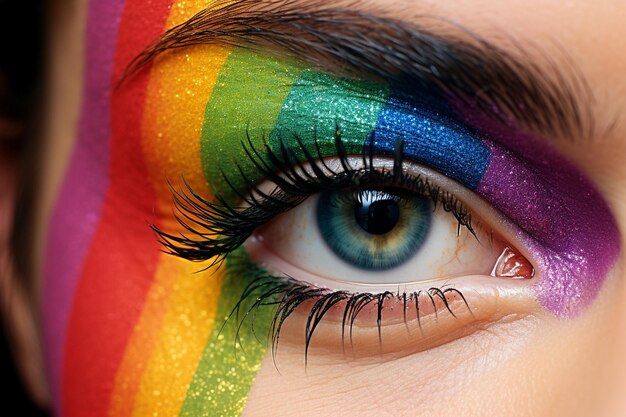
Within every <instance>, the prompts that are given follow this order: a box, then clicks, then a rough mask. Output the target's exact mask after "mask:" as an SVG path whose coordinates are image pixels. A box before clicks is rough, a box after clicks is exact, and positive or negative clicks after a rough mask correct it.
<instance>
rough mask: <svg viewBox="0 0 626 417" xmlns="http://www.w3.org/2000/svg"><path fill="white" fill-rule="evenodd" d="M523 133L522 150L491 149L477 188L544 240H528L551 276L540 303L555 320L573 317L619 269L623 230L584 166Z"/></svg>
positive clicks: (518, 142)
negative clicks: (616, 266)
mask: <svg viewBox="0 0 626 417" xmlns="http://www.w3.org/2000/svg"><path fill="white" fill-rule="evenodd" d="M519 136H520V137H516V136H514V135H511V134H509V136H508V139H509V142H510V143H509V146H512V147H513V148H515V151H510V150H508V149H506V148H505V147H504V146H502V145H497V144H494V145H493V146H492V147H491V148H492V149H491V152H492V154H491V160H490V162H489V166H488V168H487V170H486V172H485V175H484V176H483V178H482V180H481V183H480V184H479V186H478V188H477V190H476V191H477V192H478V194H480V195H482V196H483V197H485V198H486V199H487V200H488V201H490V202H491V203H492V204H493V205H494V207H496V208H497V209H498V210H500V211H501V212H502V213H503V214H504V215H506V216H508V217H509V218H511V219H513V220H514V221H515V222H516V223H517V224H518V225H519V226H521V227H522V228H524V230H525V231H526V233H528V234H529V235H530V236H534V237H535V238H537V240H538V241H539V242H534V241H532V240H530V239H529V238H528V236H520V237H521V238H522V239H523V241H524V240H525V241H526V246H527V247H528V248H529V250H530V251H531V254H532V255H533V256H534V258H535V260H536V262H537V263H538V267H539V269H540V270H541V271H542V274H543V276H542V277H541V280H539V281H538V283H537V285H536V286H535V290H536V293H537V299H538V300H539V302H540V303H541V304H542V305H543V306H544V307H545V308H546V309H548V310H549V311H551V312H552V313H554V314H555V315H557V316H559V317H571V316H574V315H576V314H577V313H578V312H579V311H580V309H581V308H583V307H585V306H587V305H588V304H589V303H590V302H591V301H592V300H593V299H594V298H595V297H596V295H597V294H598V291H599V290H600V287H601V286H602V282H603V281H604V279H605V278H606V276H607V273H608V272H609V269H610V268H611V267H612V266H613V264H614V262H615V260H616V258H617V256H618V254H619V247H620V240H619V239H620V238H619V233H618V229H617V225H616V223H615V220H614V218H613V216H612V215H611V212H610V211H609V208H608V206H607V205H606V203H605V202H604V200H603V199H602V197H601V195H600V193H599V191H598V190H597V189H596V188H595V187H594V185H593V184H591V182H589V180H587V179H586V178H585V177H584V175H582V173H581V172H580V170H579V169H578V168H577V167H575V166H574V165H573V164H572V163H570V162H569V161H567V160H565V159H564V158H563V157H562V156H560V155H558V154H557V152H556V151H554V150H552V149H551V148H550V147H549V146H548V145H547V144H545V143H541V142H540V141H538V140H537V139H534V138H532V137H531V136H530V135H521V134H520V135H519ZM522 136H523V137H522ZM518 155H524V157H520V156H518Z"/></svg>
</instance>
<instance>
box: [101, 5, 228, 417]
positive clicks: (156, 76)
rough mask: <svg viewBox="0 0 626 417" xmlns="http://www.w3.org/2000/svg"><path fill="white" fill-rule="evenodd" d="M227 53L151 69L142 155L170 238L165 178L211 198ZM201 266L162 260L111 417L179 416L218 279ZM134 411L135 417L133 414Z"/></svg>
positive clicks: (160, 62) (204, 49)
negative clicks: (211, 138) (210, 152)
mask: <svg viewBox="0 0 626 417" xmlns="http://www.w3.org/2000/svg"><path fill="white" fill-rule="evenodd" d="M208 5H209V3H208V2H207V1H195V2H189V1H184V2H178V3H176V4H175V5H174V6H173V8H172V11H171V13H170V18H169V20H168V24H167V26H168V27H173V26H175V25H177V24H179V23H181V22H183V21H185V20H186V19H188V18H189V17H191V16H192V15H193V14H195V13H196V12H198V11H200V10H201V9H203V8H205V7H207V6H208ZM227 56H228V50H227V49H225V48H221V47H215V46H213V47H210V46H198V47H193V48H188V49H185V50H184V51H178V52H176V53H170V54H166V55H164V56H162V57H160V58H159V59H157V61H156V62H155V64H154V67H153V70H152V73H151V78H150V82H149V86H148V92H147V98H146V108H145V113H144V120H143V132H142V133H143V149H144V154H145V157H146V161H147V164H148V170H149V171H150V174H151V177H152V178H153V182H154V186H155V189H156V191H157V200H158V202H157V206H156V209H157V213H158V215H159V218H160V219H162V222H160V223H161V227H163V228H165V229H167V230H168V231H175V230H176V229H177V227H179V226H178V224H177V223H176V222H175V221H174V218H173V216H172V195H171V192H170V190H169V188H168V186H167V182H166V178H167V179H169V180H170V181H171V182H172V183H174V184H176V183H178V182H179V180H180V178H181V177H182V176H184V178H185V179H186V180H187V182H188V183H189V184H190V185H191V186H192V187H193V189H194V190H195V191H196V192H198V193H200V194H201V195H203V196H205V197H208V196H209V195H210V194H209V190H208V186H207V184H206V180H205V179H204V176H203V171H202V168H201V166H200V161H201V160H200V137H201V130H202V124H203V120H204V110H205V106H206V102H207V101H208V99H209V97H210V96H211V93H212V90H213V86H214V84H215V82H216V79H217V75H218V73H219V70H220V68H221V66H222V65H223V62H224V61H225V60H226V58H227ZM201 268H202V266H201V265H199V264H196V263H190V262H188V261H185V260H182V259H179V258H175V257H173V256H170V255H165V254H163V255H161V257H160V259H159V265H158V268H157V272H156V275H155V284H154V285H153V287H152V288H151V290H150V293H149V294H148V298H147V301H146V305H145V306H144V311H143V313H142V316H141V318H140V320H139V323H138V325H137V327H136V328H135V332H134V334H133V337H132V339H131V341H130V343H129V346H128V348H127V351H126V354H125V357H124V360H123V362H122V366H121V367H120V369H119V371H118V376H117V380H116V387H115V391H114V396H113V399H112V403H111V409H110V415H111V416H120V415H122V416H127V415H131V414H133V413H134V414H135V415H146V414H148V413H151V412H154V411H159V413H165V414H166V415H170V414H176V413H177V412H178V410H179V409H180V406H181V404H182V401H183V400H184V398H185V395H186V391H187V387H188V385H189V381H190V380H191V378H192V376H193V374H194V371H195V369H196V366H197V362H198V360H199V358H200V356H201V354H202V350H203V348H204V345H205V343H206V339H207V338H208V335H209V334H210V332H211V330H212V328H213V318H214V315H215V309H216V306H217V301H218V298H219V292H220V286H221V274H215V275H213V276H212V275H211V273H210V272H206V273H202V274H195V272H196V271H198V270H199V269H201ZM133 409H134V412H133Z"/></svg>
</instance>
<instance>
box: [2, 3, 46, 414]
mask: <svg viewBox="0 0 626 417" xmlns="http://www.w3.org/2000/svg"><path fill="white" fill-rule="evenodd" d="M42 10H44V9H43V1H37V0H0V121H5V122H9V123H10V124H11V125H12V126H19V127H21V128H20V129H18V130H17V133H15V132H13V133H7V132H0V152H2V153H3V154H5V155H9V156H10V157H14V158H17V160H22V158H23V155H24V153H25V152H24V149H27V148H28V147H29V146H32V143H33V141H36V140H37V138H36V135H34V134H33V132H35V131H36V130H37V129H36V126H33V125H34V124H36V122H35V120H36V118H37V115H38V112H39V107H40V106H39V103H41V91H42V88H41V83H40V80H41V74H42V73H43V68H42V63H43V59H42V57H43V47H42V45H43V36H42V34H43V33H44V27H43V22H44V19H43V12H42ZM0 126H2V125H1V124H0ZM29 193H31V190H30V189H29V190H22V189H20V190H19V194H20V195H19V196H18V197H19V200H20V202H19V204H20V205H23V204H24V202H25V201H28V200H29V199H28V197H29V196H28V195H27V194H29ZM24 197H26V198H24ZM18 209H19V211H18V212H19V213H28V212H30V211H29V210H28V207H23V206H20V207H18ZM20 217H22V216H20ZM23 224H24V218H19V219H17V220H16V221H15V225H17V226H14V227H15V228H16V230H15V233H14V236H13V238H12V242H16V241H22V240H23V239H24V238H23V236H28V233H26V232H25V231H24V230H23V229H22V225H23ZM13 249H14V251H15V252H16V253H17V254H18V255H19V253H18V252H20V251H19V250H18V249H17V248H15V247H14V248H13ZM18 263H20V262H18ZM27 269H29V268H28V267H26V268H19V265H18V270H20V271H21V272H25V271H26V270H27ZM3 272H4V271H0V273H3ZM21 276H23V277H24V279H27V278H28V274H24V273H23V274H21ZM20 284H21V285H23V287H24V288H30V285H29V282H26V281H25V282H22V283H20ZM5 321H6V320H0V387H1V391H0V392H2V415H3V416H13V415H15V416H34V417H36V416H46V415H47V413H45V412H44V411H42V410H40V409H38V408H37V407H36V406H35V405H34V404H33V403H32V402H31V400H30V398H29V396H28V394H27V393H26V392H25V390H24V388H23V386H22V382H21V379H20V378H19V376H18V375H17V372H16V369H15V365H14V363H13V358H12V355H11V351H10V347H9V346H10V345H9V343H8V341H7V332H6V327H5V325H4V322H5Z"/></svg>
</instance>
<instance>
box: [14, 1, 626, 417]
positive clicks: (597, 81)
mask: <svg viewBox="0 0 626 417" xmlns="http://www.w3.org/2000/svg"><path fill="white" fill-rule="evenodd" d="M61 3H63V4H61ZM374 3H376V4H380V5H381V6H382V7H384V8H386V9H390V10H391V13H392V14H395V15H397V16H398V17H401V18H403V19H407V20H410V19H411V17H412V16H417V15H423V14H429V15H435V16H445V17H446V18H447V19H450V20H453V21H458V22H460V23H462V24H463V25H464V26H466V27H468V28H469V29H471V30H473V31H474V32H477V33H478V34H480V35H482V36H485V37H487V38H489V39H492V40H493V41H494V42H496V43H497V42H498V39H499V38H500V39H501V38H502V37H503V36H502V35H501V34H502V33H506V34H507V36H510V37H511V38H514V39H516V40H517V41H518V42H519V43H521V44H524V43H525V42H527V41H532V42H534V43H535V44H538V45H543V44H547V43H550V42H553V43H556V44H558V45H559V46H560V48H561V49H563V50H565V51H567V53H568V55H569V56H570V57H571V59H572V61H573V62H575V64H576V66H577V67H578V68H579V69H580V71H581V73H582V74H584V75H585V77H586V79H587V80H588V82H589V85H590V88H591V90H592V91H593V94H594V96H595V99H596V103H595V104H594V107H593V110H594V113H595V117H596V119H597V123H598V127H599V129H598V131H599V132H600V135H598V136H597V137H594V138H592V140H591V141H577V140H575V139H576V138H573V139H574V140H559V139H556V140H555V146H556V147H557V148H558V149H559V151H561V152H562V153H564V154H566V155H567V156H569V157H570V158H571V159H572V160H573V161H575V162H576V163H577V164H578V165H579V166H580V167H581V168H582V169H583V171H584V172H585V173H586V174H587V175H588V176H589V177H590V178H591V179H592V181H594V182H595V183H596V184H597V186H598V188H599V189H600V191H601V193H602V194H603V196H604V198H605V199H606V200H607V202H608V205H609V207H610V208H611V210H612V212H613V214H614V216H615V218H616V220H617V223H618V225H619V228H620V232H621V234H622V236H623V235H625V233H626V164H625V163H624V155H626V118H625V117H623V116H622V114H621V110H622V109H623V108H625V106H626V77H624V76H623V74H626V55H625V54H624V53H623V51H626V36H625V35H626V33H625V32H626V30H625V29H624V26H623V22H622V19H621V18H620V17H621V16H624V14H626V6H624V5H623V4H622V3H621V2H619V1H612V2H610V1H605V2H601V3H600V2H595V3H590V2H588V1H584V0H580V1H570V2H567V3H564V2H561V1H557V0H554V1H538V0H537V1H531V2H528V1H524V2H522V1H509V2H506V3H505V2H497V1H489V0H484V1H481V0H474V1H470V0H467V1H457V2H443V3H442V2H436V3H435V2H424V3H425V4H419V3H416V2H411V1H408V0H405V1H385V0H375V1H374ZM84 7H85V3H84V2H82V1H78V2H75V3H74V4H70V2H56V4H55V5H54V7H53V14H52V16H51V20H50V21H51V22H53V24H52V25H51V26H50V30H51V33H50V45H49V51H50V53H49V56H50V57H51V58H50V62H49V78H48V80H49V87H48V88H49V94H48V102H47V105H46V124H45V125H44V126H45V127H44V144H45V148H44V151H43V152H42V155H43V156H44V157H43V158H42V165H41V187H40V195H39V196H38V201H39V204H38V208H39V212H38V216H37V219H36V231H37V233H36V238H35V248H36V249H37V253H38V255H37V259H39V261H36V262H37V265H40V264H41V259H42V256H43V250H44V247H43V245H44V242H45V237H46V236H45V230H46V225H47V223H48V218H49V215H50V210H51V207H52V205H53V202H54V198H55V196H56V195H57V190H58V187H59V184H60V181H61V179H62V174H63V172H64V169H65V167H66V165H67V161H68V158H69V154H70V151H71V149H72V145H73V141H74V139H75V122H76V120H77V117H78V114H79V110H80V85H79V81H78V80H80V79H81V76H80V74H81V63H82V62H83V56H82V46H83V43H82V42H83V39H82V34H83V30H84V22H83V19H84V16H85V14H84V12H83V8H84ZM609 127H611V129H609ZM51 155H54V157H52V156H51ZM3 166H4V165H3ZM3 178H4V176H3ZM2 203H3V204H4V205H5V206H9V205H10V204H11V200H10V199H6V200H3V201H2ZM2 250H4V249H2ZM3 255H4V254H3ZM622 258H623V256H622V255H620V258H619V259H618V261H617V263H616V266H615V267H614V269H613V271H612V272H611V273H610V276H609V278H608V279H607V280H606V282H605V284H604V286H603V288H602V291H601V293H600V295H599V296H598V297H597V298H596V300H595V301H594V302H593V303H592V304H591V306H590V307H589V308H588V309H586V310H585V311H583V312H582V314H580V315H578V316H577V317H575V318H572V319H567V320H560V319H557V318H555V317H554V316H553V315H551V314H549V313H547V312H546V311H545V310H543V309H542V308H541V307H540V306H539V305H537V304H536V303H534V302H531V301H529V300H528V299H527V298H525V297H523V296H522V297H518V296H515V297H514V296H507V294H506V293H505V292H503V293H502V294H501V295H502V297H501V299H500V300H499V301H498V302H497V303H495V302H494V303H486V304H485V307H484V309H485V310H486V311H487V312H490V314H487V313H485V314H484V316H485V319H484V320H483V319H481V320H478V321H477V322H475V323H474V324H473V325H471V326H468V327H467V328H461V326H458V325H450V326H451V327H450V328H449V330H450V335H448V336H445V337H443V336H442V337H440V338H439V339H440V340H438V341H436V342H433V343H431V344H424V345H419V344H417V345H411V346H412V347H411V348H407V347H406V346H404V345H403V340H402V337H401V336H399V332H398V331H394V329H393V328H389V329H385V335H384V336H385V340H389V345H387V346H391V348H390V349H389V352H384V353H383V354H382V355H379V354H376V353H374V352H371V349H370V351H368V349H369V348H368V345H367V343H365V342H363V345H364V349H363V350H361V351H360V352H361V353H360V355H357V357H355V358H351V360H348V361H346V360H345V358H343V357H342V356H341V355H337V354H332V353H328V352H333V351H334V350H333V349H332V346H330V344H331V342H328V344H327V343H325V342H324V341H325V340H326V338H325V337H324V334H327V335H329V334H330V332H332V329H331V328H322V329H321V333H320V334H319V336H316V337H319V340H320V342H319V343H317V344H315V345H314V346H313V348H312V349H313V350H312V355H311V356H312V358H313V359H312V361H311V363H310V364H309V367H308V368H307V370H306V373H305V370H304V367H303V366H302V341H301V340H299V339H298V338H297V337H296V336H293V337H287V338H286V341H285V343H284V344H283V345H281V349H280V351H279V358H278V364H279V367H280V370H281V373H282V375H279V374H278V373H277V372H276V369H275V367H274V364H273V363H272V358H271V357H266V359H265V361H264V363H263V365H262V367H261V370H260V372H259V373H258V375H257V378H256V380H255V383H254V385H253V387H252V391H251V392H250V395H249V398H248V402H247V406H246V410H245V415H247V416H263V415H267V412H268V410H272V411H271V413H272V415H277V416H281V415H285V416H287V415H293V410H294V405H295V404H297V409H298V413H299V415H303V416H307V415H311V416H313V415H336V414H341V415H376V416H380V415H439V416H448V415H449V416H452V415H459V414H462V415H467V416H474V415H475V416H484V415H495V416H500V415H516V416H554V415H569V416H589V415H597V416H613V415H624V413H626V400H624V399H623V395H622V393H623V392H624V390H626V376H624V375H626V364H625V363H624V361H623V360H622V355H623V352H624V351H626V323H624V319H625V318H626V288H625V287H624V280H625V279H626V276H625V275H626V272H625V271H624V268H623V266H622V264H623V259H622ZM5 262H7V263H10V261H9V260H7V261H5ZM39 275H40V273H39V274H38V276H39ZM2 279H3V281H2V285H3V286H4V287H5V288H6V287H7V286H9V285H11V283H12V281H11V280H17V279H18V277H8V278H7V277H6V276H3V278H2ZM16 294H17V295H16V296H15V297H13V299H12V300H11V302H10V303H9V302H7V300H6V299H3V302H4V305H3V307H4V310H5V315H6V316H8V317H9V319H12V320H15V321H16V322H15V323H14V325H15V326H16V328H17V329H19V331H18V332H16V333H15V337H14V343H15V346H16V351H17V352H27V353H26V354H24V355H20V356H18V357H17V359H18V361H19V363H20V365H21V367H22V370H23V375H24V379H25V380H26V382H27V386H28V387H29V388H30V390H31V392H32V393H33V397H34V398H35V399H36V400H37V401H38V402H40V403H42V404H49V403H50V398H49V395H48V394H47V392H48V390H47V387H46V386H45V382H44V381H45V378H44V376H43V367H42V366H40V365H39V364H40V363H41V361H42V360H41V357H40V355H39V349H38V346H37V339H38V338H37V330H36V329H37V323H38V307H37V306H38V302H37V301H35V302H33V303H30V302H28V301H27V300H28V299H29V296H28V295H27V294H19V293H16ZM34 298H35V299H37V298H38V294H35V297H34ZM23 311H28V312H29V314H28V315H27V317H30V320H29V321H27V322H25V323H24V322H17V318H22V319H23V318H24V316H25V314H24V313H20V312H23ZM510 312H513V313H511V314H510ZM462 320H463V319H462ZM299 325H300V324H299V323H298V322H297V320H294V321H292V322H290V323H289V326H291V328H292V329H296V328H297V326H299ZM444 325H446V323H444ZM370 330H371V329H360V330H359V334H358V335H357V340H363V341H366V340H370V339H371V337H370V335H368V332H370ZM325 332H326V333H325ZM285 334H287V335H291V334H296V331H295V330H293V331H290V329H289V328H288V329H287V330H286V331H285ZM445 342H447V343H445ZM398 352H400V353H398ZM325 353H328V354H325ZM33 364H34V366H33ZM277 393H279V394H280V395H279V396H277V395H276V394H277Z"/></svg>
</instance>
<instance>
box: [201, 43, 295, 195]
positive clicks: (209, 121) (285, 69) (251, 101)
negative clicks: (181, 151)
mask: <svg viewBox="0 0 626 417" xmlns="http://www.w3.org/2000/svg"><path fill="white" fill-rule="evenodd" d="M301 72H302V69H301V68H300V67H298V66H295V65H291V64H289V63H285V62H282V61H279V60H277V59H276V58H272V57H267V56H263V55H258V54H255V53H252V52H249V51H245V50H237V51H233V52H232V53H231V55H230V57H229V59H228V60H227V61H226V63H225V64H224V67H223V68H222V71H221V74H220V76H219V79H218V81H217V86H216V88H215V91H214V93H213V95H212V96H211V100H210V101H209V103H208V104H207V106H206V114H205V119H204V126H203V129H202V138H203V142H202V164H203V168H204V174H205V176H206V178H207V180H208V181H209V184H210V186H211V190H212V191H213V192H214V193H216V194H217V193H219V194H221V195H226V196H228V195H231V196H232V195H234V194H233V193H232V190H231V189H230V187H229V186H228V185H227V184H226V182H225V181H224V178H223V175H222V174H223V172H228V173H231V175H230V177H231V181H233V182H234V184H235V185H236V186H239V187H240V188H243V187H244V184H245V183H244V182H243V181H240V178H239V177H238V176H237V175H232V174H233V173H234V172H236V166H237V165H238V166H240V167H241V168H242V169H243V171H244V172H246V173H247V174H249V175H252V174H253V173H254V172H255V170H254V168H253V167H252V166H251V164H250V163H249V158H248V157H247V156H246V154H245V152H244V149H243V146H242V143H243V142H245V141H246V138H247V136H249V137H250V138H251V139H252V140H253V141H254V143H255V144H256V146H259V148H262V144H263V141H264V140H267V139H268V138H269V135H270V133H271V132H272V129H273V127H274V125H275V123H276V119H277V117H278V115H279V113H280V111H281V109H282V105H283V103H284V102H285V98H286V97H287V94H288V93H289V91H290V89H291V87H292V85H293V84H294V83H295V81H296V80H297V79H298V77H299V76H300V73H301ZM246 162H248V163H247V164H246Z"/></svg>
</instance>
